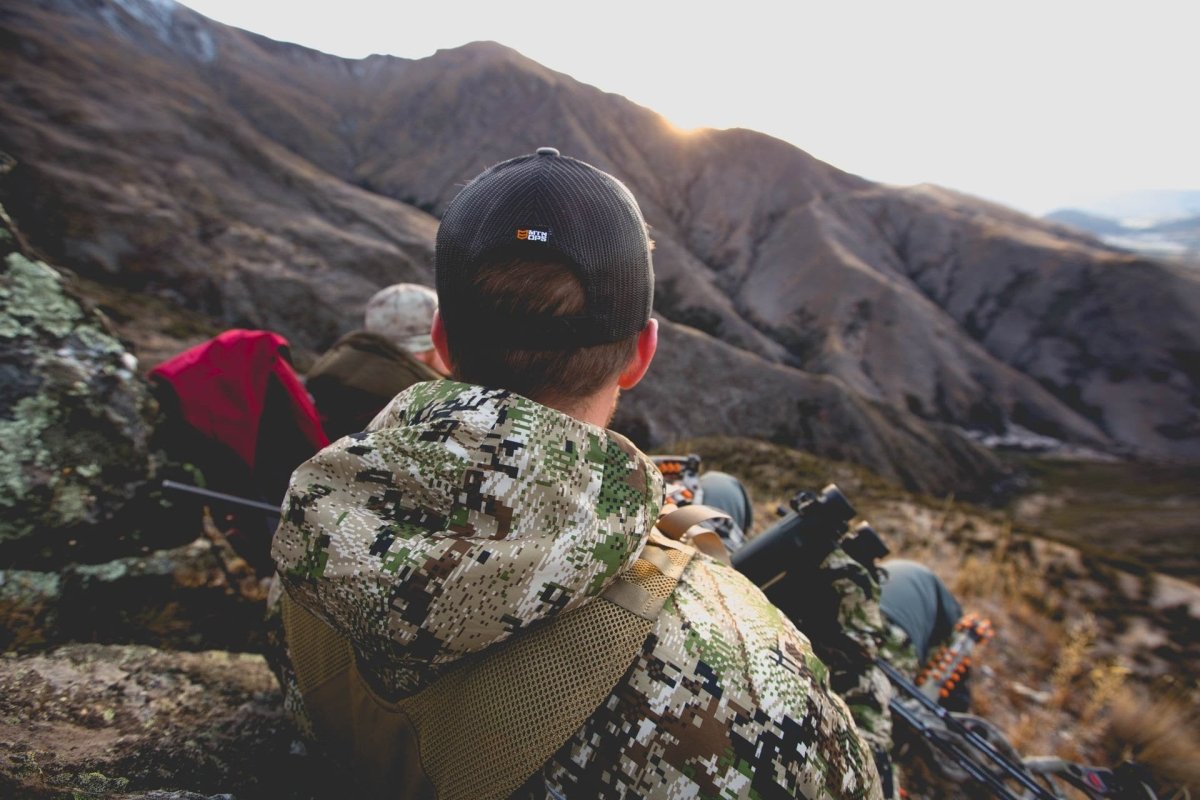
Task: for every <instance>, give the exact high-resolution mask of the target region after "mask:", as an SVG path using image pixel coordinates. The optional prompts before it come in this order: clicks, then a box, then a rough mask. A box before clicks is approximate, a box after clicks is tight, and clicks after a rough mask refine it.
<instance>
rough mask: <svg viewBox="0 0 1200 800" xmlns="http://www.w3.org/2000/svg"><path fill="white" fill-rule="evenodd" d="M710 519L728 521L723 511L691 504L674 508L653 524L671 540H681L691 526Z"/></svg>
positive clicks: (727, 516)
mask: <svg viewBox="0 0 1200 800" xmlns="http://www.w3.org/2000/svg"><path fill="white" fill-rule="evenodd" d="M710 519H729V515H728V514H726V513H725V512H724V511H718V510H717V509H715V508H710V507H709V506H702V505H697V504H694V503H693V504H691V505H686V506H683V507H682V508H676V509H675V510H674V511H671V512H669V513H667V514H663V515H662V516H660V517H659V518H658V522H657V523H655V526H654V527H656V528H658V529H659V530H660V531H662V532H663V533H665V534H666V535H667V536H669V537H670V538H672V539H676V540H678V539H682V538H683V535H684V534H685V533H687V531H688V529H689V528H691V527H692V526H693V525H698V524H699V523H701V522H704V521H705V520H710Z"/></svg>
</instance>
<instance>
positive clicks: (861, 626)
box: [804, 547, 898, 796]
mask: <svg viewBox="0 0 1200 800" xmlns="http://www.w3.org/2000/svg"><path fill="white" fill-rule="evenodd" d="M814 583H815V584H816V585H818V586H820V587H822V588H823V589H824V590H825V591H824V592H821V593H820V594H821V596H819V597H816V598H814V599H815V602H814V603H812V604H810V608H811V609H812V610H813V613H814V615H815V616H816V617H817V618H816V619H813V620H811V624H806V625H805V626H804V632H805V633H806V634H808V636H809V637H810V639H811V641H812V644H813V649H814V650H815V652H816V653H817V655H818V656H819V657H820V658H821V660H822V661H824V662H825V664H826V665H828V667H829V672H830V684H831V685H832V687H833V689H834V691H835V692H837V694H838V695H839V696H840V697H841V698H842V699H843V700H845V701H846V704H847V705H848V706H849V707H850V711H851V713H852V714H853V715H854V721H855V723H857V724H858V729H859V732H860V733H861V734H862V736H863V739H864V740H866V742H867V744H868V745H869V746H870V747H871V751H872V753H873V754H874V756H875V763H876V765H877V766H878V768H879V772H880V775H881V777H882V780H883V785H884V789H885V794H888V795H890V796H897V795H898V783H897V781H896V780H895V776H894V775H893V767H892V760H891V748H892V715H891V712H890V711H889V710H888V704H889V703H890V701H891V698H892V694H893V692H892V687H891V684H890V683H889V682H888V679H887V677H886V676H885V675H884V674H883V671H882V670H881V669H879V667H877V666H876V665H875V658H876V657H877V656H881V655H882V656H884V657H888V656H891V655H893V654H894V648H893V644H894V643H893V634H892V631H891V629H890V627H889V626H888V625H887V624H886V623H885V620H884V618H883V613H882V611H881V610H880V607H879V582H878V581H877V580H876V579H875V576H874V575H873V574H872V573H871V571H870V570H868V569H867V568H866V567H864V566H863V565H862V564H860V563H859V562H858V561H856V560H855V559H854V558H852V557H851V556H850V555H849V554H848V553H847V552H846V551H845V550H842V549H841V548H840V547H838V548H836V549H834V551H833V552H832V553H830V554H829V556H828V557H826V559H825V560H824V561H823V562H821V566H820V569H819V571H818V576H817V580H816V581H814Z"/></svg>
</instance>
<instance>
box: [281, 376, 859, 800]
mask: <svg viewBox="0 0 1200 800" xmlns="http://www.w3.org/2000/svg"><path fill="white" fill-rule="evenodd" d="M661 501H662V484H661V476H660V475H659V472H658V470H656V469H655V468H654V465H653V464H652V463H651V462H650V461H649V459H647V458H646V457H645V456H644V455H643V454H642V453H640V452H639V451H638V450H637V449H636V448H635V447H634V446H633V445H632V444H630V443H629V442H628V441H626V440H625V439H624V438H622V437H620V436H618V435H617V434H614V433H612V432H609V431H606V430H603V429H601V428H597V427H594V426H592V425H588V424H585V423H583V422H580V421H578V420H575V419H573V418H571V417H569V416H567V415H564V414H562V413H559V412H557V411H554V410H552V409H549V408H546V407H544V406H541V405H539V404H537V403H534V402H531V401H529V400H527V399H525V398H522V397H520V396H517V395H514V394H511V393H509V392H504V391H498V390H488V389H484V388H481V387H477V386H468V385H465V384H459V383H454V382H450V381H437V382H431V383H423V384H417V385H416V386H413V387H411V388H410V389H408V390H406V391H405V392H403V393H402V394H400V395H399V396H397V397H396V398H395V399H394V400H393V401H392V403H391V404H390V405H389V406H388V407H387V408H386V409H384V411H383V412H381V413H380V415H379V417H377V418H376V419H375V421H374V422H372V424H371V425H370V426H369V427H368V430H367V431H366V432H365V433H362V434H356V435H354V436H350V437H347V438H345V439H342V440H340V441H338V442H336V443H334V444H333V445H331V446H330V447H328V448H326V449H325V450H323V451H322V452H321V453H319V454H318V455H317V456H315V457H314V458H312V459H311V460H310V461H308V462H307V463H305V464H304V465H303V466H302V467H301V468H300V469H298V470H297V471H296V474H295V475H294V476H293V480H292V485H291V487H290V490H289V493H288V499H287V501H286V503H285V507H284V519H283V521H282V522H281V524H280V528H279V531H278V533H277V534H276V536H275V540H274V543H273V549H272V552H273V555H274V557H275V560H276V563H277V565H278V567H279V572H280V575H281V578H282V580H283V581H284V583H286V584H287V586H288V589H289V592H290V593H291V594H292V596H293V597H294V598H295V599H297V600H298V601H300V602H301V603H302V604H303V605H305V606H306V607H308V608H309V609H310V610H311V611H313V612H314V613H317V614H318V615H320V616H321V617H323V618H324V619H325V620H326V621H327V622H329V623H330V624H332V625H333V626H334V627H335V628H336V629H338V630H339V631H340V632H342V633H343V634H344V635H346V636H348V637H349V638H350V639H351V641H352V642H353V643H354V646H355V649H356V651H357V653H358V656H359V663H360V667H362V668H364V669H367V670H369V671H370V672H371V673H372V676H373V678H374V679H375V681H376V682H377V683H379V684H380V685H382V686H385V687H387V688H388V689H390V690H391V691H393V692H396V693H399V694H403V693H407V692H412V691H415V690H418V689H420V688H421V687H422V686H423V685H425V684H426V683H427V682H428V681H430V680H432V679H434V678H436V677H437V675H438V674H439V673H440V672H441V671H443V670H444V669H445V668H446V667H447V666H448V665H450V664H453V663H454V662H456V661H457V660H459V659H461V658H462V657H464V656H465V655H467V654H470V653H474V652H478V651H480V650H483V649H485V648H488V647H490V646H493V645H494V644H496V643H498V642H501V641H503V640H505V639H507V638H508V637H510V636H517V635H520V633H521V631H522V630H524V629H526V628H528V627H529V626H532V625H536V624H538V623H539V622H542V621H545V620H548V619H550V618H552V617H554V616H555V615H557V614H560V613H564V612H567V611H569V610H571V609H572V608H576V607H578V606H580V605H582V604H584V603H587V602H589V601H590V600H592V599H593V598H595V597H596V596H597V595H598V594H599V593H600V592H602V591H603V590H604V588H605V587H606V586H607V585H608V584H609V582H611V581H612V580H613V579H614V577H615V576H616V575H617V574H618V573H619V572H620V571H621V570H622V569H624V568H625V567H626V566H627V565H628V564H630V563H632V561H633V560H635V559H636V557H637V555H638V554H639V552H640V551H641V548H642V546H643V544H644V543H645V540H646V538H647V536H648V532H649V530H650V529H651V527H652V525H653V522H654V520H655V518H656V516H657V513H658V509H659V506H660V503H661ZM522 793H524V794H526V795H528V794H534V795H536V796H541V797H552V798H562V797H588V798H592V797H605V798H608V797H614V798H615V797H661V798H677V797H678V798H684V797H689V798H691V797H696V798H699V797H713V798H716V797H722V798H725V797H728V798H750V797H780V796H796V797H807V798H826V797H828V798H864V797H870V798H875V797H879V796H880V788H879V780H878V775H877V773H876V771H875V768H874V765H873V763H872V760H871V756H870V754H869V751H868V750H867V748H866V746H865V745H864V744H863V742H862V740H861V738H860V737H859V734H858V732H857V730H856V728H855V726H854V723H853V721H852V719H851V716H850V713H849V710H848V709H847V708H846V706H845V704H844V703H843V702H842V701H841V700H840V699H839V698H838V697H837V696H836V695H834V694H833V692H832V691H831V690H830V688H829V685H828V676H827V672H826V669H825V667H824V665H823V664H822V663H821V662H820V661H819V660H818V659H817V658H816V657H815V656H814V655H813V653H812V650H811V648H810V646H809V643H808V641H807V640H806V639H805V638H804V637H803V636H802V635H801V634H799V633H798V632H797V630H796V629H795V627H794V626H793V625H792V624H791V623H790V622H789V621H788V620H786V619H784V618H783V617H782V615H780V614H779V613H778V612H777V611H776V610H775V608H774V607H773V606H771V605H770V604H769V603H768V602H767V601H766V599H765V598H764V597H763V596H762V594H761V593H760V592H759V591H758V590H757V589H756V588H755V587H754V586H752V585H750V583H749V582H748V581H747V580H746V579H745V578H743V577H742V576H741V575H740V574H739V573H737V572H735V571H734V570H732V569H730V568H727V567H725V566H723V565H721V564H720V563H718V562H716V561H714V560H712V559H709V558H707V557H704V556H700V555H698V556H696V557H695V558H694V559H693V560H692V562H691V564H690V565H689V566H688V568H687V570H686V571H685V572H684V574H683V577H682V578H681V580H680V582H679V585H678V586H677V588H676V590H675V592H674V594H673V595H672V596H671V598H670V599H669V600H668V601H667V604H666V606H665V607H664V609H663V611H662V612H661V613H660V614H659V616H658V619H657V621H656V623H655V627H654V629H653V632H652V633H651V635H650V636H649V637H648V638H647V640H646V642H645V644H644V646H643V648H642V652H641V654H640V655H639V656H638V657H637V658H636V659H635V661H634V663H633V664H632V665H631V667H630V669H629V670H628V671H627V672H626V673H625V676H624V677H623V678H622V679H621V681H620V682H618V684H617V685H616V686H615V687H614V688H613V690H612V692H611V694H610V695H609V697H608V698H607V700H605V701H604V702H603V703H602V704H601V705H600V707H599V708H598V709H597V710H596V711H595V712H594V713H593V715H592V717H591V718H590V719H588V720H587V721H586V722H585V723H584V724H583V726H582V727H581V728H580V729H579V730H578V731H577V732H576V733H575V735H574V736H572V737H571V738H570V739H569V740H568V741H567V742H565V743H564V744H563V745H562V747H561V748H560V749H559V751H558V752H557V753H556V754H555V755H554V756H553V757H551V758H550V760H549V761H548V762H547V763H546V764H545V766H544V767H543V769H542V771H541V773H540V774H538V775H535V776H533V777H532V778H531V780H530V781H529V782H528V783H527V784H526V786H525V787H524V789H523V790H522Z"/></svg>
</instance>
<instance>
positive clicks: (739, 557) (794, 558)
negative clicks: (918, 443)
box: [731, 483, 856, 597]
mask: <svg viewBox="0 0 1200 800" xmlns="http://www.w3.org/2000/svg"><path fill="white" fill-rule="evenodd" d="M791 506H792V512H791V513H789V514H788V515H787V516H785V517H784V518H783V519H781V520H780V521H779V522H777V523H775V524H774V525H772V526H771V527H770V528H769V529H768V530H766V531H764V532H763V533H761V534H760V535H758V536H757V537H755V538H753V539H751V540H750V541H749V542H747V543H746V544H745V545H743V546H742V547H741V549H739V550H737V551H736V552H735V553H734V554H733V556H732V558H731V560H732V561H733V566H734V568H735V569H737V570H738V571H739V572H741V573H742V574H743V575H745V576H746V577H747V578H749V579H750V580H751V581H752V582H753V583H755V584H756V585H757V586H758V587H759V588H760V589H762V590H763V591H764V592H767V596H768V597H770V596H771V595H770V592H769V590H770V588H771V587H772V586H773V585H774V584H776V583H778V582H779V581H780V580H781V579H783V578H784V577H785V576H786V575H787V574H788V572H790V571H793V570H815V569H816V568H817V567H818V566H819V565H820V563H821V562H822V561H824V560H825V557H826V556H828V555H829V553H830V552H832V551H833V548H834V547H835V546H837V542H838V540H839V539H841V537H842V535H843V534H845V533H846V528H847V523H849V522H850V520H852V519H854V515H855V513H856V512H855V511H854V507H853V506H851V505H850V501H848V500H847V499H846V496H845V495H843V494H842V493H841V490H839V489H838V488H837V486H835V485H833V484H832V483H831V484H829V485H828V486H826V487H825V488H824V489H822V490H821V493H820V494H819V495H815V494H813V493H812V492H798V493H797V494H796V496H795V497H793V498H792V500H791Z"/></svg>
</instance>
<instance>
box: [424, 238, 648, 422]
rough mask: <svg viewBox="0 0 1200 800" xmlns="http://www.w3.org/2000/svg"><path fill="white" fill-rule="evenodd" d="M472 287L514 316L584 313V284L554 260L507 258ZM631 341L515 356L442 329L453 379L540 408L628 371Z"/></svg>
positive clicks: (482, 272) (577, 396) (484, 270)
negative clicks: (537, 404)
mask: <svg viewBox="0 0 1200 800" xmlns="http://www.w3.org/2000/svg"><path fill="white" fill-rule="evenodd" d="M472 286H473V288H474V289H475V290H476V291H477V292H478V293H479V294H480V295H482V296H483V297H486V298H488V299H490V300H492V301H493V303H494V304H495V308H496V310H497V311H502V312H504V313H506V314H511V315H513V316H523V315H527V314H553V315H556V316H558V315H569V314H579V313H582V312H583V311H584V305H585V297H584V290H583V285H582V284H581V283H580V282H579V279H578V278H577V277H575V273H574V272H573V271H572V270H571V268H570V267H569V266H568V265H567V264H564V263H561V262H558V261H530V260H525V259H517V260H506V261H502V262H497V263H495V264H490V265H485V266H483V267H481V268H480V269H479V270H478V272H476V274H475V275H474V278H473V280H472ZM637 339H638V337H637V335H636V334H635V335H634V336H631V337H629V338H628V339H622V340H621V341H617V342H612V343H609V344H599V345H593V346H591V347H578V348H575V349H571V350H520V349H512V348H509V347H506V346H503V345H497V344H494V343H492V342H489V341H488V340H487V337H486V336H485V335H483V334H477V333H474V332H472V331H465V330H455V329H454V328H453V327H451V326H447V327H446V342H447V346H448V349H449V350H450V360H451V362H452V367H451V368H452V369H453V371H454V377H456V378H458V379H459V380H462V381H466V382H468V383H477V384H480V385H482V386H489V387H493V388H497V389H508V390H510V391H513V392H516V393H517V394H521V395H524V396H526V397H529V398H531V399H533V400H538V401H540V402H570V401H573V400H582V399H584V398H586V397H589V396H591V395H592V394H594V393H595V392H596V391H597V390H599V389H600V388H601V387H602V386H604V384H606V383H608V382H609V381H611V380H613V379H614V378H616V377H617V376H618V375H620V374H621V372H622V370H624V369H625V367H627V366H628V365H629V362H630V361H631V360H632V359H633V356H634V353H635V352H636V349H637Z"/></svg>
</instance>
